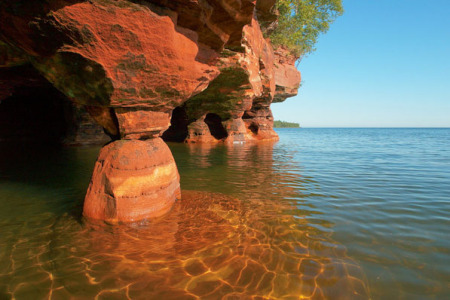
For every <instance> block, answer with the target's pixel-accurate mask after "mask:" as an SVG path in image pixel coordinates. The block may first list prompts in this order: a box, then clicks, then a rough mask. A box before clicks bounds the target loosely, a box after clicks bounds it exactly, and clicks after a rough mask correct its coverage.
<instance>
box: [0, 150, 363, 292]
mask: <svg viewBox="0 0 450 300" xmlns="http://www.w3.org/2000/svg"><path fill="white" fill-rule="evenodd" d="M172 150H173V153H174V156H175V159H176V160H177V164H178V167H179V169H180V173H181V178H182V188H183V190H184V192H183V197H182V200H181V201H179V202H177V203H176V204H175V206H174V208H173V210H172V211H171V212H170V213H168V214H167V215H166V216H164V217H162V218H160V219H157V220H152V221H150V222H148V223H142V224H135V225H134V226H132V227H130V226H117V227H108V226H104V225H95V224H87V223H85V224H80V223H78V222H77V221H76V220H75V219H73V218H70V217H67V216H66V217H63V218H59V219H51V220H46V221H45V224H46V225H45V226H43V227H42V228H41V231H40V235H39V236H41V237H42V234H45V236H46V237H47V241H44V240H43V239H42V238H41V239H30V240H29V241H28V243H29V244H30V247H34V248H35V249H40V250H39V251H37V252H36V255H35V256H34V257H32V258H31V259H30V260H29V264H28V265H27V268H26V269H25V271H24V270H23V269H15V268H12V269H9V272H10V273H8V274H9V275H8V274H3V276H4V277H2V278H3V279H8V278H10V280H9V281H8V280H6V281H3V282H8V283H9V284H8V285H7V288H6V290H8V291H9V292H8V293H10V294H13V295H19V293H20V292H23V291H24V288H25V289H26V288H28V290H29V291H30V290H33V287H36V286H39V287H40V288H41V289H40V290H41V291H42V295H48V294H49V293H51V295H53V297H55V299H56V298H58V297H65V298H68V297H70V296H78V297H93V296H96V295H98V296H100V297H104V298H111V297H114V296H116V297H117V296H118V297H120V298H125V299H126V298H132V299H136V298H138V299H139V298H142V299H196V298H202V299H221V298H222V299H248V298H251V297H256V298H258V297H259V298H260V299H278V298H293V299H294V298H295V299H298V298H300V297H303V298H314V299H320V298H332V299H339V298H341V299H366V298H368V295H367V289H366V287H365V284H364V280H363V278H364V275H363V273H362V272H361V270H360V268H359V267H358V266H357V265H356V264H355V263H354V262H352V260H351V259H350V258H348V257H347V256H346V253H345V249H344V248H343V247H342V246H340V245H338V244H336V243H335V242H334V241H333V240H332V239H331V228H332V227H333V224H331V223H327V222H326V220H323V218H322V219H321V218H320V216H319V217H315V218H314V220H315V221H314V222H311V221H310V218H311V217H312V216H314V215H315V214H316V213H317V212H315V209H314V206H312V205H309V204H308V201H307V197H310V196H311V195H309V194H308V191H307V184H306V183H308V182H309V183H310V182H311V180H312V179H311V178H303V177H302V176H301V174H299V173H298V172H299V171H298V170H299V166H295V165H292V162H291V160H290V159H289V156H288V155H289V153H284V152H283V151H282V149H277V151H276V153H274V146H273V144H267V143H264V144H259V145H256V144H255V145H233V147H229V146H224V145H217V146H215V147H210V146H207V147H205V146H199V145H173V146H172ZM193 189H196V190H203V191H202V192H198V191H189V190H193ZM21 243H22V242H21V241H20V240H17V242H16V244H15V245H13V246H12V247H10V249H11V250H10V252H9V257H10V259H11V261H14V259H16V258H17V257H20V256H21V255H25V251H26V250H25V249H24V248H23V247H21V245H22V244H21ZM13 277H14V279H12V278H13ZM25 291H26V290H25ZM34 293H36V291H34ZM30 295H35V294H30Z"/></svg>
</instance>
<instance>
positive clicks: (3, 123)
mask: <svg viewBox="0 0 450 300" xmlns="http://www.w3.org/2000/svg"><path fill="white" fill-rule="evenodd" d="M74 118H75V116H74V109H73V106H72V105H71V103H70V102H69V100H68V99H65V97H64V95H62V94H61V93H60V92H59V91H57V90H56V89H55V88H53V87H51V86H39V87H24V88H20V89H19V90H18V92H15V93H13V94H12V95H11V96H9V97H7V98H6V99H3V100H1V101H0V141H6V142H34V143H51V144H58V143H62V142H63V141H64V139H65V138H66V137H68V136H69V135H71V134H73V132H74V131H75V129H76V128H75V120H74Z"/></svg>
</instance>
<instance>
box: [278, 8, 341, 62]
mask: <svg viewBox="0 0 450 300" xmlns="http://www.w3.org/2000/svg"><path fill="white" fill-rule="evenodd" d="M276 8H277V9H278V11H279V14H280V15H279V18H278V26H277V27H276V28H275V30H274V31H273V32H272V33H271V34H270V38H271V40H272V43H273V44H274V45H275V46H280V45H282V46H285V47H287V48H288V49H289V50H290V51H291V52H292V54H294V55H295V56H296V57H298V58H300V57H303V56H304V55H306V54H308V53H310V52H312V51H314V50H315V48H314V44H315V43H316V42H317V38H318V36H319V34H321V33H324V32H326V31H327V30H328V28H329V27H330V24H331V23H332V22H333V21H334V20H335V19H336V18H337V17H338V16H340V15H342V14H343V12H344V9H343V7H342V0H277V3H276Z"/></svg>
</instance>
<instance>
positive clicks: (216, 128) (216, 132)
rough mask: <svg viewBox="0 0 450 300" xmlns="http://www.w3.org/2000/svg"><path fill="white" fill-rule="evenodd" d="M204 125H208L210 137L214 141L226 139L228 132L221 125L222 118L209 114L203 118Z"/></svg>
mask: <svg viewBox="0 0 450 300" xmlns="http://www.w3.org/2000/svg"><path fill="white" fill-rule="evenodd" d="M205 123H206V125H208V128H209V131H210V133H211V135H212V136H213V137H214V138H215V139H216V140H222V139H225V138H227V137H228V132H227V131H226V130H225V128H224V127H223V124H222V118H221V117H220V116H219V115H217V114H214V113H209V114H207V115H206V117H205Z"/></svg>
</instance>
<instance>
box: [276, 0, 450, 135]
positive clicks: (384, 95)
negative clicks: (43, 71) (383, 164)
mask: <svg viewBox="0 0 450 300" xmlns="http://www.w3.org/2000/svg"><path fill="white" fill-rule="evenodd" d="M343 3H344V9H345V13H344V15H343V16H341V17H339V18H338V19H337V20H336V21H335V22H334V23H333V24H332V25H331V28H330V30H329V31H328V32H327V33H326V34H324V35H322V36H321V37H320V38H319V42H318V43H317V44H316V48H317V50H316V51H315V52H314V53H312V54H310V55H309V56H307V57H306V58H304V59H303V60H302V61H301V62H300V64H299V66H298V69H299V70H300V71H301V72H302V81H303V83H302V87H301V88H300V89H299V94H298V95H297V96H296V97H293V98H289V99H287V100H286V101H285V102H283V103H280V104H272V106H271V107H272V111H273V114H274V118H275V119H276V120H284V121H291V122H297V123H300V125H301V126H302V127H450V0H420V1H419V0H344V1H343Z"/></svg>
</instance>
